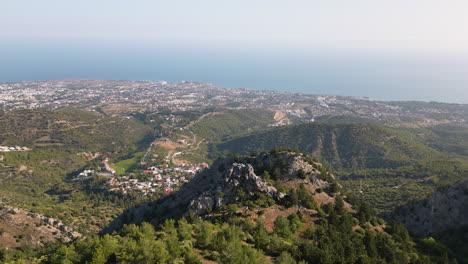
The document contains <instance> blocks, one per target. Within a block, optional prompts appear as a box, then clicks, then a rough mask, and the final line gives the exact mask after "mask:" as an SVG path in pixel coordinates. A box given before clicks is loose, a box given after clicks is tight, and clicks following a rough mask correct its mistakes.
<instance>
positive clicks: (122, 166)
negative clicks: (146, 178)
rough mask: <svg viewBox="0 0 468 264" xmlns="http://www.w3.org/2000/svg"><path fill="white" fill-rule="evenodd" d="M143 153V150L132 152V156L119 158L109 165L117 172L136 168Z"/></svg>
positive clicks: (121, 172) (120, 172) (122, 172)
mask: <svg viewBox="0 0 468 264" xmlns="http://www.w3.org/2000/svg"><path fill="white" fill-rule="evenodd" d="M143 155H145V153H144V152H137V153H135V154H133V157H132V158H130V159H124V160H121V161H119V162H116V163H115V164H111V165H110V166H111V168H113V169H114V170H115V171H116V173H117V174H125V172H128V171H130V170H132V169H134V168H136V166H137V165H138V163H139V162H140V159H141V157H143Z"/></svg>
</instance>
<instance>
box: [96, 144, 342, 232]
mask: <svg viewBox="0 0 468 264" xmlns="http://www.w3.org/2000/svg"><path fill="white" fill-rule="evenodd" d="M279 161H282V162H283V164H287V168H288V169H287V171H285V173H283V174H282V175H281V180H282V181H284V182H294V183H296V182H307V183H308V184H309V185H310V186H311V187H310V188H312V189H314V188H323V189H326V188H328V187H329V184H328V182H327V181H324V180H322V179H321V178H320V172H319V171H318V170H317V169H316V168H314V166H313V165H311V164H310V163H308V162H307V161H305V160H304V158H303V156H302V155H301V154H297V153H292V152H280V153H276V154H262V155H258V156H256V157H229V158H222V159H218V160H216V161H215V162H214V163H213V164H212V166H211V167H210V168H209V169H206V170H204V171H202V172H201V173H199V174H197V175H196V176H195V177H194V178H193V179H192V181H190V182H189V183H187V184H185V185H184V186H182V187H181V189H180V190H179V191H178V192H176V193H173V194H171V195H169V196H166V197H163V198H161V199H159V200H156V201H151V202H147V203H144V204H142V205H141V206H138V207H134V208H129V209H127V210H126V211H125V212H124V213H123V214H122V215H121V216H119V217H118V218H117V219H115V220H114V221H113V222H112V223H111V224H110V225H109V227H108V228H106V229H105V230H103V232H104V233H108V232H112V231H113V230H118V229H120V228H121V227H122V225H123V224H129V223H134V224H139V223H141V222H143V221H146V222H151V223H152V224H153V225H158V224H160V223H162V222H163V221H164V220H165V219H170V218H178V217H181V216H183V215H186V214H188V213H189V212H190V213H193V214H195V215H198V216H200V217H204V216H206V215H208V214H209V213H210V212H212V211H214V210H216V209H220V208H222V207H223V206H224V205H229V204H234V203H237V202H239V201H241V200H252V199H254V197H255V196H256V194H257V193H262V194H263V195H265V196H267V197H270V198H272V199H274V200H276V201H279V200H281V199H283V198H284V197H285V194H284V193H282V192H280V191H278V190H277V189H276V188H275V187H274V186H272V185H271V184H270V183H268V181H266V180H264V179H262V177H260V176H258V175H257V174H256V173H255V171H256V169H257V168H258V167H259V164H265V163H271V164H276V165H277V164H278V163H279ZM317 164H318V163H317ZM299 170H301V171H302V172H301V173H303V174H304V175H306V177H302V178H301V179H300V178H298V171H299ZM332 177H333V176H332ZM240 192H241V193H242V195H239V193H240Z"/></svg>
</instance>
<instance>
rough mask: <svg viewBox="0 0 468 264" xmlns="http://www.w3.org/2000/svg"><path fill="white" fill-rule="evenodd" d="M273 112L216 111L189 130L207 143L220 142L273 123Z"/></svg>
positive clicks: (253, 110) (256, 110) (254, 110)
mask: <svg viewBox="0 0 468 264" xmlns="http://www.w3.org/2000/svg"><path fill="white" fill-rule="evenodd" d="M274 114H275V113H274V112H273V111H270V110H266V109H243V110H230V109H223V108H220V109H217V110H215V111H214V112H213V113H212V114H210V115H208V116H206V117H204V118H203V119H201V120H200V121H198V122H196V123H195V124H194V125H193V126H192V127H191V130H192V131H193V132H194V133H195V134H197V135H198V136H200V137H202V138H205V139H207V140H208V141H209V142H215V143H216V142H220V141H225V140H228V139H230V138H233V137H235V136H237V135H241V134H245V133H247V132H250V131H254V130H256V129H260V128H264V127H266V126H267V125H268V124H271V123H274V119H273V116H274Z"/></svg>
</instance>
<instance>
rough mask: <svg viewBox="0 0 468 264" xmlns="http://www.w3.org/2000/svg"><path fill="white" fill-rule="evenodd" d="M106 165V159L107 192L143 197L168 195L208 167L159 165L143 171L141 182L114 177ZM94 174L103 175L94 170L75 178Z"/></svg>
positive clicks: (205, 165)
mask: <svg viewBox="0 0 468 264" xmlns="http://www.w3.org/2000/svg"><path fill="white" fill-rule="evenodd" d="M106 165H108V159H107V158H106V159H104V161H103V162H102V163H101V167H102V168H103V169H105V170H106V171H107V174H106V175H102V176H108V179H107V187H108V188H109V191H113V192H122V193H124V194H126V193H129V192H133V191H137V192H140V193H142V194H143V195H147V194H149V193H154V192H162V193H165V194H169V193H171V192H172V191H174V190H175V189H176V188H177V187H179V186H180V185H181V184H183V183H185V182H188V181H189V180H190V179H191V178H192V177H193V176H194V175H195V174H196V173H197V172H200V171H201V170H204V169H206V168H208V167H209V165H208V164H207V163H198V164H185V163H182V164H179V165H177V166H175V167H169V166H168V165H167V164H161V165H160V166H152V167H148V168H147V169H146V170H145V171H143V175H144V177H141V178H144V179H145V180H144V181H143V180H139V179H136V178H130V177H128V176H116V175H114V174H115V171H114V172H113V173H110V172H111V171H110V170H109V169H108V168H106ZM109 168H110V167H109ZM110 169H111V168H110ZM94 174H98V175H101V174H103V173H96V172H95V171H94V170H83V171H82V172H80V173H79V174H78V175H77V176H76V178H86V177H91V176H93V175H94Z"/></svg>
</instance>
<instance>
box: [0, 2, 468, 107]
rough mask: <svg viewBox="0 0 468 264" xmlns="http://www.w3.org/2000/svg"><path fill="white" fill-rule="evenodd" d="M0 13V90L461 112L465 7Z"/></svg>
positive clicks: (197, 5) (20, 7)
mask: <svg viewBox="0 0 468 264" xmlns="http://www.w3.org/2000/svg"><path fill="white" fill-rule="evenodd" d="M25 6H26V7H27V8H25ZM2 10H4V13H3V14H2V16H0V24H1V25H6V26H4V27H0V82H14V81H23V80H48V79H67V78H87V79H104V80H155V81H158V80H166V81H169V82H178V81H181V80H191V81H199V82H211V83H214V84H216V85H219V86H222V87H228V88H230V87H233V88H234V87H235V88H237V87H242V88H250V89H268V90H278V91H289V92H302V93H311V94H334V95H355V96H367V97H370V98H372V99H378V100H420V101H441V102H456V103H468V27H466V25H468V16H466V10H468V2H467V1H464V0H463V1H462V0H450V1H440V0H414V1H407V0H394V1H385V2H384V1H375V0H356V1H347V2H341V1H340V2H337V1H306V0H298V1H295V2H294V3H289V2H285V1H280V0H269V1H266V0H259V1H247V0H239V1H215V0H200V1H183V0H181V1H150V0H140V1H136V2H130V1H121V0H112V1H111V0H101V1H91V0H83V1H75V2H69V1H57V0H43V1H31V0H18V1H7V2H6V3H3V6H2Z"/></svg>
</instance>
